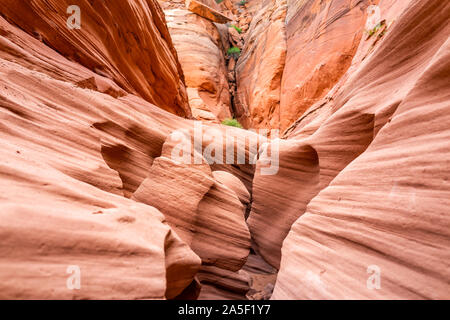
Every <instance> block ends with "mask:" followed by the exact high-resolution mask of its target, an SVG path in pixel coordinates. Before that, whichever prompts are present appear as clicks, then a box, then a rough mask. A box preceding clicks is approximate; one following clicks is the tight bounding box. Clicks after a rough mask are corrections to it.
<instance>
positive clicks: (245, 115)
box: [235, 0, 287, 128]
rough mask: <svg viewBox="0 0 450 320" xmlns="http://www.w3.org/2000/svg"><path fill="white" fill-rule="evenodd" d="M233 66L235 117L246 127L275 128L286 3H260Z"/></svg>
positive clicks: (283, 44)
mask: <svg viewBox="0 0 450 320" xmlns="http://www.w3.org/2000/svg"><path fill="white" fill-rule="evenodd" d="M253 10H255V11H256V12H255V15H254V16H253V17H252V20H251V24H250V26H249V29H248V31H247V34H246V37H245V46H244V48H243V50H242V55H241V57H240V58H239V61H238V63H237V65H236V82H237V93H236V99H235V109H236V117H237V118H238V119H239V121H240V122H241V123H242V124H243V125H244V127H247V128H278V127H279V123H280V91H281V77H282V74H283V70H284V63H285V57H286V27H285V16H286V10H287V5H286V0H271V1H263V2H261V4H260V6H259V7H258V10H256V9H253Z"/></svg>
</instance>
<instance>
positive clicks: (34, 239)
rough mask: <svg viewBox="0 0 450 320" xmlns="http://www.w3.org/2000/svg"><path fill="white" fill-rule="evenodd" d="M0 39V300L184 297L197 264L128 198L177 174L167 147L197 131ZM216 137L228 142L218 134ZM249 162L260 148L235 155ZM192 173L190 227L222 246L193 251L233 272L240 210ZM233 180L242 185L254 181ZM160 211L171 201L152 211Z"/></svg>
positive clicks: (14, 35)
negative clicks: (74, 272) (77, 283)
mask: <svg viewBox="0 0 450 320" xmlns="http://www.w3.org/2000/svg"><path fill="white" fill-rule="evenodd" d="M0 35H1V36H0V46H1V49H2V50H1V51H0V65H1V68H0V74H1V79H0V83H1V85H0V106H1V108H0V116H1V118H2V121H1V130H0V132H1V133H0V141H1V144H2V151H1V152H2V159H5V161H3V162H2V164H1V167H0V168H1V169H0V175H1V179H2V184H1V186H2V188H1V191H2V194H3V196H2V202H1V206H2V210H1V211H2V214H3V215H4V216H5V217H4V218H5V219H1V221H2V222H1V223H0V234H1V238H2V244H4V245H2V247H1V249H0V250H1V251H2V252H1V253H2V254H1V256H2V258H1V259H0V263H1V265H2V268H1V270H2V272H0V278H1V282H2V285H1V289H2V290H1V297H2V298H62V299H72V298H77V299H83V298H90V299H100V298H103V299H108V298H123V299H138V298H139V299H140V298H158V299H160V298H174V297H176V296H177V295H178V294H181V293H182V291H183V290H184V289H185V288H187V287H188V286H189V287H190V284H191V283H192V281H193V279H194V276H195V275H196V273H197V271H198V270H199V268H200V263H201V259H200V258H199V257H198V256H197V255H196V254H195V253H194V252H193V251H192V249H191V248H190V247H189V246H188V244H187V243H186V242H185V241H182V240H181V239H180V237H179V236H178V235H177V233H176V232H175V231H173V230H172V229H171V228H170V227H169V225H168V224H167V223H166V222H165V217H164V216H163V214H162V213H161V212H160V211H158V210H157V209H155V208H153V207H151V206H148V205H145V204H142V203H139V202H136V201H133V200H129V199H126V197H131V196H132V195H133V194H134V193H136V191H139V189H140V187H141V184H142V186H145V185H146V181H147V179H149V175H151V176H152V177H153V178H154V177H155V176H156V177H158V175H157V174H155V175H154V173H155V172H156V173H158V174H161V173H162V174H165V175H166V177H167V178H169V176H170V171H166V172H164V171H161V170H159V172H158V170H156V169H157V168H158V167H161V166H164V165H166V167H167V165H169V167H170V168H171V169H172V170H173V169H174V168H177V166H176V164H175V165H174V164H173V161H171V160H170V159H168V160H166V159H165V156H166V155H168V154H170V148H169V147H166V142H167V139H168V137H169V136H170V133H171V132H173V131H174V130H175V129H178V130H180V129H183V128H184V129H185V130H187V132H191V133H192V131H193V130H194V128H195V127H194V123H193V122H192V121H190V120H185V119H182V118H179V117H177V116H175V115H172V114H170V113H167V112H165V111H164V110H161V109H159V108H158V107H156V106H154V105H152V104H150V103H148V102H147V101H145V100H144V99H142V98H140V97H138V96H136V95H133V94H125V95H122V94H121V92H122V91H121V90H122V89H120V87H119V86H117V85H116V84H114V82H112V81H111V80H110V79H109V78H108V77H104V76H101V75H98V74H95V73H93V72H92V71H90V70H89V69H88V68H85V67H84V66H81V65H80V64H78V63H76V62H71V61H70V60H68V59H67V58H65V57H63V56H62V55H60V54H59V53H57V52H56V51H54V50H52V49H51V48H49V47H47V46H45V44H43V43H42V42H40V41H39V40H38V39H34V38H33V37H31V36H29V35H28V34H26V33H25V32H23V31H21V30H19V29H18V28H16V27H14V26H12V25H10V24H9V23H8V22H6V21H5V20H4V19H3V18H0ZM116 93H117V94H116ZM216 128H217V129H219V131H221V132H223V133H224V134H225V130H224V129H225V128H223V126H216ZM228 132H230V134H231V135H232V136H233V139H232V140H230V141H231V142H230V143H232V144H235V143H237V142H235V141H236V140H237V139H234V138H243V139H244V140H245V139H246V138H249V137H250V140H252V139H256V140H257V136H256V135H255V134H251V133H246V132H245V131H243V130H241V129H235V128H229V129H228ZM251 137H253V138H251ZM256 140H255V141H256ZM204 143H205V146H206V145H207V143H208V141H207V140H205V142H204ZM252 143H253V142H252ZM250 144H251V143H250ZM224 145H226V144H223V143H220V144H218V147H219V146H220V147H223V146H224ZM205 146H202V145H200V150H201V151H203V149H204V148H205ZM256 152H257V146H255V148H253V147H251V146H250V145H249V146H248V147H245V146H243V154H244V158H245V159H247V161H248V159H250V158H253V157H254V156H255V155H256ZM155 159H156V160H155ZM229 167H231V166H228V165H222V166H221V169H222V170H230V171H233V172H234V171H237V172H241V171H240V170H239V166H236V167H233V169H232V170H231V169H229ZM179 170H180V171H179V172H178V173H180V172H181V173H180V174H179V175H178V176H175V177H174V178H181V177H185V178H186V176H183V175H182V173H185V172H186V168H182V167H181V168H180V169H179ZM174 172H177V171H174ZM201 172H202V174H204V175H205V176H208V175H209V176H210V180H209V184H207V187H205V188H204V190H203V191H202V192H203V194H204V197H203V196H202V197H201V196H199V197H198V207H199V212H206V213H207V215H203V216H202V215H200V219H199V220H198V222H199V223H198V224H197V226H198V228H199V229H202V230H203V231H202V232H203V233H202V236H203V235H205V236H207V237H210V238H208V239H210V240H211V241H215V240H214V239H215V238H217V237H219V238H220V239H221V241H222V242H223V248H222V249H219V250H218V249H216V248H215V247H214V246H213V243H211V244H210V248H209V249H208V248H207V250H206V249H205V250H204V249H198V251H199V252H201V253H202V259H203V260H205V261H211V262H210V263H211V264H214V263H216V264H217V265H218V266H219V267H222V268H227V269H232V270H234V271H230V272H235V271H237V270H239V269H240V268H241V266H242V265H243V264H244V263H245V260H246V257H247V255H248V250H249V247H250V236H249V232H248V229H247V226H246V224H245V219H244V213H243V205H242V204H241V202H240V201H239V198H238V196H237V195H236V194H235V193H234V192H233V191H232V190H230V189H228V188H227V187H225V186H223V185H221V184H220V185H219V184H217V183H216V182H215V181H214V179H213V178H212V175H211V169H209V165H207V164H204V166H203V171H201ZM241 177H245V181H251V180H252V173H251V172H242V173H241ZM191 178H192V176H191ZM179 181H180V180H179V179H178V180H177V179H175V180H174V181H172V184H175V183H179ZM205 181H206V182H208V181H207V179H206V180H205ZM3 182H5V183H3ZM169 182H170V181H169V180H168V181H166V183H168V184H169ZM192 182H193V181H191V183H192ZM206 182H205V183H206ZM180 190H181V189H180ZM185 190H187V189H185ZM166 191H167V190H166ZM162 196H163V195H161V197H162ZM168 196H170V195H166V196H165V197H168ZM183 196H187V194H184V195H183ZM179 200H180V199H176V201H179ZM188 203H189V202H186V207H187V204H188ZM216 204H217V205H216ZM211 206H212V207H213V209H214V210H211ZM169 207H170V199H169V200H166V206H165V207H164V208H161V209H166V208H169ZM192 207H195V208H196V209H197V207H196V206H195V205H192ZM185 209H186V208H185ZM211 212H213V213H214V214H215V216H214V215H211ZM163 213H164V212H163ZM164 214H166V216H167V218H168V220H170V218H171V216H170V215H169V214H167V213H164ZM209 219H212V220H213V221H212V222H213V223H214V226H213V227H214V228H215V229H214V231H212V229H210V228H209V225H208V224H209V223H210V222H211V221H210V220H209ZM220 220H222V221H224V223H226V224H221V223H217V222H218V221H220ZM169 224H172V223H171V222H170V221H169ZM194 226H196V224H195V223H192V225H191V226H187V228H192V227H194ZM227 228H229V229H227ZM30 230H31V231H32V232H28V231H30ZM178 231H179V230H178ZM180 236H181V237H182V238H184V240H186V241H187V242H189V241H188V240H187V239H186V236H185V234H183V233H182V232H181V233H180ZM191 244H192V243H191ZM192 245H193V247H196V248H200V247H204V245H203V244H202V243H201V242H200V243H199V244H195V243H194V244H192ZM208 250H209V251H208ZM209 253H210V254H211V255H209ZM29 257H31V258H30V259H31V260H30V259H28V258H29ZM208 259H209V260H208ZM16 262H17V263H16ZM71 265H76V266H79V267H80V269H81V287H82V289H81V290H80V291H71V290H68V289H67V287H66V280H67V279H68V278H69V277H70V274H67V273H66V269H67V267H68V266H71ZM18 267H19V268H20V272H17V268H18ZM223 270H226V269H223ZM48 277H51V279H52V280H51V281H50V280H48V279H47V278H48ZM218 277H220V273H219V275H218ZM43 279H44V280H43ZM42 281H44V283H45V285H43V284H42V283H40V282H42ZM186 290H188V289H186ZM184 293H185V292H183V294H184Z"/></svg>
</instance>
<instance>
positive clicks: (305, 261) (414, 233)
mask: <svg viewBox="0 0 450 320" xmlns="http://www.w3.org/2000/svg"><path fill="white" fill-rule="evenodd" d="M380 8H381V12H382V13H383V15H382V18H383V20H384V19H385V20H386V21H385V22H384V23H382V25H384V26H385V27H382V28H380V29H379V30H378V31H376V32H375V33H374V34H372V35H366V36H365V37H364V40H363V42H362V43H361V45H360V47H359V50H358V53H357V55H356V58H355V60H354V63H353V65H352V67H351V69H350V70H349V72H348V74H346V75H345V76H344V78H343V80H342V82H341V83H340V86H339V88H337V89H336V90H335V91H334V92H333V93H331V94H329V96H328V97H326V98H325V99H324V100H322V101H320V102H318V103H317V104H316V105H315V106H313V107H312V108H311V109H309V110H308V111H307V112H306V113H305V115H304V116H303V117H302V118H300V119H299V120H298V121H297V122H296V124H295V125H294V126H292V127H291V129H290V131H289V132H290V133H289V135H288V136H289V137H288V140H287V143H289V142H290V141H291V143H292V144H298V143H300V142H301V141H304V142H309V143H310V144H311V145H312V146H313V147H314V148H315V149H316V150H317V151H318V156H319V166H320V182H319V184H320V188H324V189H322V190H321V191H320V193H319V194H318V195H317V196H316V197H314V198H313V199H312V200H311V201H310V202H309V204H308V205H307V207H306V211H305V213H304V214H303V215H302V216H301V217H300V218H299V219H297V220H296V222H295V223H294V224H293V225H292V227H291V229H290V231H289V233H288V236H287V237H286V239H285V240H284V242H283V246H282V252H281V264H280V270H279V273H278V278H277V283H276V285H275V290H274V293H273V296H272V298H274V299H448V298H449V291H448V289H449V286H448V279H450V274H449V272H448V268H447V265H448V261H449V259H450V256H449V250H448V248H449V244H450V243H449V242H448V239H449V238H450V237H449V230H450V229H449V226H450V220H449V215H448V207H449V204H450V203H449V200H448V199H449V197H448V194H449V192H450V186H449V184H448V180H449V178H450V177H449V175H450V172H449V170H448V164H449V163H448V153H449V148H448V141H449V137H450V130H449V129H448V128H449V124H450V117H449V107H450V103H449V101H450V95H449V90H448V74H449V71H450V64H449V62H448V61H449V55H450V42H449V40H448V34H449V31H450V29H449V25H448V17H449V15H450V5H449V4H448V3H444V2H442V1H410V2H408V1H405V2H402V3H401V4H400V3H398V2H396V3H395V2H394V1H385V2H382V3H380ZM411 30H414V31H413V32H411ZM418 43H422V44H425V43H426V45H424V46H419V45H417V44H418ZM394 66H395V67H394ZM369 115H372V121H369V120H370V117H369ZM352 119H353V120H352ZM358 119H359V120H358ZM364 119H365V120H364ZM356 120H358V121H357V122H356V123H355V121H356ZM335 126H340V127H341V129H340V130H338V131H341V132H342V134H341V136H340V135H339V134H336V130H335V129H337V128H336V127H335ZM333 127H334V128H335V129H333ZM350 127H352V129H350ZM369 129H371V130H372V136H373V139H372V141H370V139H369V138H370V134H369ZM358 131H359V132H360V133H359V134H357V132H358ZM327 132H328V134H327ZM333 132H334V133H333ZM344 133H345V134H344ZM322 135H328V137H327V139H320V140H316V139H317V137H319V136H322ZM357 136H359V137H360V138H359V139H354V138H356V137H357ZM352 137H354V138H352ZM363 137H366V138H365V139H363ZM368 143H369V144H368ZM367 144H368V146H367V148H365V147H363V146H364V145H367ZM339 149H341V152H338V151H339ZM352 150H353V151H352ZM352 152H355V153H354V157H355V159H354V160H353V161H352V162H351V163H349V164H348V165H346V166H345V168H342V167H341V168H338V166H337V164H338V163H340V162H341V161H342V160H343V159H344V157H347V156H349V155H351V154H352ZM358 155H359V156H358ZM333 159H334V161H332V160H333ZM322 160H323V161H322ZM347 162H348V161H347ZM341 163H342V162H341ZM336 170H338V171H339V173H338V172H337V171H336ZM337 173H338V174H337ZM336 174H337V175H336ZM334 176H335V178H334V179H331V178H332V177H334ZM287 179H288V178H287ZM255 181H256V178H255ZM253 196H254V197H255V196H256V195H255V194H254V195H253ZM294 200H295V199H292V200H288V199H286V200H285V201H287V202H289V201H291V202H293V201H294ZM300 214H301V213H300Z"/></svg>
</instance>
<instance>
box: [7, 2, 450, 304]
mask: <svg viewBox="0 0 450 320" xmlns="http://www.w3.org/2000/svg"><path fill="white" fill-rule="evenodd" d="M205 1H206V0H205ZM208 1H209V0H208ZM3 3H4V4H5V6H2V8H1V9H0V12H1V16H0V118H1V121H0V158H1V159H2V161H1V162H0V181H1V183H0V199H1V200H0V212H1V214H2V219H0V243H1V244H2V245H1V246H0V298H3V299H175V298H190V299H193V298H197V297H198V298H200V299H243V298H245V297H247V298H249V299H268V298H269V297H270V296H271V295H272V291H273V296H272V298H274V299H355V298H357V299H361V298H364V299H399V298H408V299H438V298H441V299H442V298H443V299H448V298H449V285H448V283H449V279H450V273H449V271H448V262H449V261H450V255H449V250H448V248H449V246H450V242H449V239H450V234H449V230H450V228H449V227H450V220H449V217H448V207H449V206H450V201H449V200H448V199H450V197H449V194H450V185H449V183H448V180H449V178H450V172H449V161H448V158H449V157H448V154H449V150H450V146H449V141H450V129H449V127H450V116H449V114H450V91H449V82H448V79H449V74H450V63H449V61H450V59H449V58H450V41H449V38H448V35H449V34H450V26H449V24H448V17H449V16H450V4H449V3H448V2H445V1H439V0H415V1H412V0H410V1H402V2H399V1H394V0H383V1H380V2H379V7H380V10H381V19H382V20H381V21H380V23H379V25H378V26H377V28H374V29H372V30H369V31H368V32H366V33H365V34H362V29H361V28H362V25H363V24H364V20H365V18H364V15H365V13H364V9H365V8H366V6H367V5H368V3H369V1H344V0H342V1H340V0H339V1H320V2H319V1H315V0H311V1H309V0H308V1H299V0H289V1H287V22H288V24H287V34H288V39H287V47H286V46H283V43H284V41H283V37H281V36H280V34H281V33H282V32H284V31H283V30H284V27H283V20H284V18H283V15H284V12H283V10H284V9H285V8H282V7H276V6H275V4H279V2H276V1H275V2H273V1H270V0H267V1H264V2H259V1H253V2H252V3H251V4H249V5H245V6H241V7H240V8H239V9H240V10H241V12H242V11H243V10H249V11H248V12H250V11H251V12H255V13H256V12H257V9H258V8H260V9H261V10H263V11H261V12H257V13H256V14H255V18H254V19H253V22H252V26H251V27H250V28H249V33H248V34H247V35H248V36H247V37H246V39H247V41H250V42H247V43H246V49H245V50H246V52H247V53H245V52H244V54H243V56H242V57H241V59H240V61H239V62H238V69H239V70H240V71H239V72H238V76H239V77H240V79H241V84H240V91H239V92H240V94H241V96H240V97H242V99H243V100H242V101H244V100H245V99H247V100H245V101H247V102H246V103H249V105H246V106H245V107H248V106H250V105H253V107H251V108H248V109H246V111H245V112H247V111H248V112H249V113H248V114H247V115H246V116H244V117H243V118H242V119H244V121H248V123H246V125H248V126H250V125H260V126H271V127H277V126H278V125H279V124H281V126H282V127H283V128H284V127H286V126H287V125H288V124H290V123H291V122H293V123H292V125H291V126H289V128H288V129H287V130H286V132H285V134H284V139H283V140H281V141H279V140H272V141H270V140H269V139H266V138H264V137H262V136H260V135H258V134H256V133H253V132H251V131H246V130H242V129H238V128H232V127H225V126H223V125H219V124H213V123H208V124H203V125H200V124H201V123H200V122H198V121H196V122H195V121H192V120H188V119H183V118H181V117H179V116H177V115H174V114H173V113H176V114H179V115H183V116H189V112H190V108H189V107H188V105H187V99H186V94H185V87H184V84H183V74H182V71H181V68H180V64H179V63H178V60H177V59H178V58H177V56H178V55H177V53H176V52H175V49H174V47H173V46H172V40H171V39H170V34H169V32H168V31H167V30H168V29H167V27H166V24H165V19H164V17H163V14H162V11H161V9H160V7H159V6H158V4H157V3H156V2H155V1H154V0H146V1H140V2H133V3H132V2H131V1H122V2H120V3H116V2H114V3H112V2H111V1H104V2H101V3H97V2H95V4H92V5H91V1H84V0H83V1H81V4H80V7H81V8H82V17H84V18H82V28H81V29H79V30H78V29H75V30H70V31H69V29H67V28H66V26H65V21H66V19H67V14H66V12H65V9H66V8H65V7H64V6H65V5H67V3H66V2H65V1H63V2H61V1H59V2H56V1H54V0H49V1H37V0H32V1H28V2H20V3H19V2H14V3H13V2H12V1H11V0H4V1H3ZM3 3H2V4H3ZM205 3H206V2H205ZM13 4H14V6H12V5H13ZM216 7H217V10H219V9H218V8H220V10H221V12H228V11H226V10H225V9H224V8H225V7H226V8H227V10H229V11H233V10H235V11H236V7H234V8H233V7H232V6H231V5H230V2H229V1H227V2H226V3H225V4H221V5H217V6H216ZM167 8H168V9H169V10H172V9H174V8H173V7H172V6H169V7H167ZM248 12H247V17H248ZM238 13H239V11H238ZM275 13H276V14H275ZM197 18H198V19H196V21H197V22H196V24H195V25H190V26H189V28H190V32H192V34H194V33H195V34H199V35H203V38H202V39H203V40H202V41H199V42H198V43H196V45H197V47H196V46H194V45H192V46H191V49H195V48H198V46H201V45H202V44H206V43H208V44H210V42H208V41H206V40H207V39H206V38H207V36H206V35H207V34H208V35H210V36H211V35H212V36H213V38H214V39H213V40H211V38H210V40H211V42H212V43H214V46H215V48H221V49H222V48H226V46H227V41H228V33H224V31H226V29H227V27H226V26H223V27H217V26H216V28H217V29H214V27H213V26H214V24H212V23H211V22H207V23H206V24H205V25H203V26H205V28H203V27H202V28H197V27H199V24H197V23H198V21H203V22H205V20H203V18H199V17H197ZM246 19H247V18H245V14H244V15H242V14H239V23H241V22H242V21H244V20H246ZM179 21H180V20H178V22H179ZM242 23H243V22H242ZM102 27H103V28H102ZM210 27H211V28H212V29H210ZM172 28H175V29H176V28H177V27H175V26H172ZM305 28H306V29H305ZM205 30H206V31H205ZM211 30H215V31H211ZM264 30H272V31H271V32H264ZM274 30H275V33H276V36H274V35H273V32H274ZM308 30H309V31H311V30H312V31H314V32H315V33H313V36H311V35H310V34H308V33H307V32H306V33H305V31H308ZM216 31H217V32H216ZM316 31H317V32H318V33H317V32H316ZM192 34H191V36H192ZM173 35H174V36H177V35H181V33H178V32H173ZM224 35H226V36H224ZM361 35H362V37H361ZM219 36H220V37H219ZM360 38H361V41H360ZM186 40H187V39H176V44H175V46H176V47H177V49H178V50H180V57H182V59H184V58H183V57H186V56H188V55H189V52H188V46H186V45H180V46H179V45H177V43H178V44H180V43H181V44H182V43H183V41H186ZM252 41H253V42H252ZM187 42H188V41H187ZM314 48H315V49H317V50H316V51H314V50H312V49H314ZM356 48H357V50H356ZM210 49H211V48H210ZM184 50H186V51H184ZM245 50H244V51H245ZM286 50H287V60H286V68H285V69H284V75H283V77H284V80H283V82H281V78H280V72H279V71H280V70H281V69H282V65H283V64H284V62H282V60H283V59H281V58H282V57H283V55H284V52H285V51H286ZM303 50H310V52H309V53H307V52H306V51H303ZM311 50H312V51H311ZM213 51H216V50H215V49H213V50H210V51H205V52H213ZM206 56H207V54H204V55H203V57H206ZM257 57H260V58H261V59H260V60H259V62H258V59H257ZM215 58H217V56H215V57H214V58H212V59H211V61H212V60H214V59H215ZM300 58H301V60H298V59H300ZM219 60H220V59H219ZM348 60H351V62H350V61H348ZM196 61H197V60H196ZM300 62H304V64H302V65H301V68H300V69H296V68H295V66H296V65H297V64H299V63H300ZM182 64H183V68H185V66H184V65H187V62H186V61H184V63H182ZM197 64H199V65H204V66H206V65H208V66H209V68H210V69H213V68H219V69H220V70H221V71H220V72H222V71H223V70H222V69H224V68H225V63H224V61H218V60H217V61H214V62H213V63H209V62H208V63H206V62H205V61H203V62H201V63H200V62H199V61H197V62H195V65H193V66H188V67H186V68H187V69H185V71H186V72H188V73H189V75H188V76H187V77H186V78H187V79H188V78H189V79H188V82H189V81H191V80H192V79H201V78H202V77H201V76H200V77H198V76H197V75H196V74H195V73H194V71H195V67H196V66H198V65H197ZM317 64H319V65H320V66H321V67H318V68H316V66H317ZM230 69H233V68H231V67H230ZM188 70H189V71H188ZM330 70H331V71H330ZM225 72H226V71H225ZM287 72H290V73H289V74H287ZM212 74H213V72H212V71H210V72H209V75H208V77H205V78H207V79H208V80H207V81H206V82H209V84H208V85H207V86H209V85H212V84H213V83H214V79H213V77H212V76H211V75H212ZM329 74H330V76H328V75H329ZM303 76H306V77H307V78H306V79H305V80H304V79H303V78H302V77H303ZM219 77H220V76H219ZM324 77H326V79H324ZM200 82H201V81H200ZM219 82H220V79H219ZM293 84H295V85H297V84H299V85H300V87H299V88H297V89H296V88H294V87H292V85H293ZM212 86H214V85H212ZM188 87H189V88H191V89H192V88H200V87H201V85H200V86H197V85H191V83H190V82H189V83H188ZM219 87H220V86H218V88H219ZM223 87H225V86H223ZM331 87H333V88H332V89H331ZM289 88H291V89H289ZM281 89H283V90H285V91H284V92H282V91H281ZM310 89H311V90H310ZM330 89H331V90H330ZM217 91H220V89H218V90H217ZM324 95H325V96H324ZM277 97H278V98H277ZM280 97H281V104H280V103H279V101H280ZM318 99H320V100H318ZM213 100H214V101H215V102H214V103H211V105H209V106H208V107H211V108H213V109H214V107H216V108H217V109H215V110H216V111H217V110H220V108H221V107H220V106H217V105H216V103H220V102H221V101H222V100H221V98H220V95H216V96H214V99H213ZM316 100H318V101H317V102H316V103H315V104H314V105H312V106H311V107H310V108H308V109H307V110H306V111H305V112H304V113H303V111H304V108H307V107H308V106H309V105H310V104H313V103H314V101H316ZM248 101H252V102H248ZM255 101H258V103H261V104H263V105H264V106H269V105H270V106H275V107H274V108H272V107H268V108H266V107H260V108H259V109H258V106H256V105H255ZM286 101H290V104H289V108H287V109H283V103H285V102H286ZM151 102H154V103H155V104H157V105H154V104H152V103H151ZM291 107H292V108H291ZM162 109H166V110H168V111H170V112H171V113H170V112H167V111H165V110H162ZM244 109H245V108H243V109H242V110H244ZM274 110H278V111H279V112H278V114H279V115H281V118H279V119H278V120H277V118H275V117H274V115H275V114H276V113H277V112H275V111H274ZM210 111H213V110H212V109H210ZM214 112H215V111H213V113H214ZM283 112H286V113H285V114H284V113H283ZM218 113H219V111H218ZM214 114H215V113H214ZM299 114H302V115H301V116H300V117H299V118H297V119H296V120H295V119H294V117H296V116H297V115H299ZM215 115H216V114H215ZM216 116H217V117H219V118H220V116H218V115H216ZM258 117H261V119H262V120H261V121H259V120H258V121H255V119H257V118H258ZM245 119H246V120H245ZM199 129H200V132H198V130H199ZM205 129H206V130H205ZM198 134H200V136H199V135H198ZM277 145H279V149H278V151H279V168H278V171H277V172H276V173H274V174H273V175H263V171H262V169H264V168H265V167H266V166H267V163H266V160H267V157H268V154H270V156H271V157H272V156H273V154H274V152H276V151H277ZM231 150H232V151H233V153H231V152H229V151H231ZM254 159H255V161H256V159H257V160H258V162H257V164H256V167H255V165H254V164H252V163H253V160H254ZM193 160H200V162H198V163H197V162H196V161H194V162H192V161H193ZM242 160H245V161H242ZM215 162H216V163H215ZM217 162H219V163H217ZM230 162H231V163H230ZM248 215H249V216H248ZM265 261H267V262H268V263H269V264H270V265H271V266H273V267H275V268H277V269H279V272H278V275H277V274H276V271H277V270H276V269H275V268H273V267H271V266H269V265H268V264H267V263H266V262H265ZM78 271H80V280H81V286H80V288H79V289H77V290H71V287H70V285H71V284H72V285H73V284H74V283H73V282H71V280H73V275H76V274H77V272H78ZM74 273H75V274H74ZM377 276H380V278H379V279H380V281H379V282H378V281H376V277H377ZM275 278H276V283H275V286H274V285H273V284H274V282H275ZM374 279H375V281H374ZM75 284H76V282H75Z"/></svg>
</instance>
